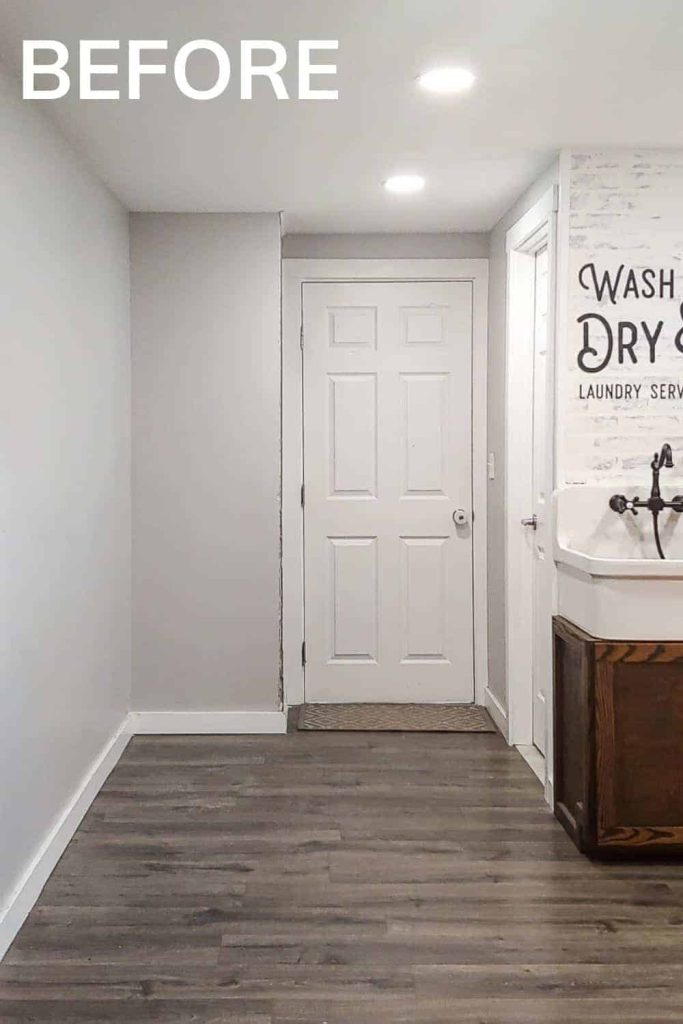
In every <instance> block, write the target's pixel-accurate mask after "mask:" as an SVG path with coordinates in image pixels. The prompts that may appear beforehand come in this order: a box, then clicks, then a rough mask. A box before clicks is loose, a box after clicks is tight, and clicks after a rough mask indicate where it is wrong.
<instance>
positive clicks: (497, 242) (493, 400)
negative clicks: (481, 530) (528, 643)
mask: <svg viewBox="0 0 683 1024" xmlns="http://www.w3.org/2000/svg"><path fill="white" fill-rule="evenodd" d="M558 178H559V166H558V164H557V163H553V164H552V166H550V167H549V168H548V170H547V171H546V172H545V173H544V174H542V175H541V177H540V178H538V179H537V181H535V182H534V184H533V185H532V186H531V187H530V188H529V189H528V190H527V191H526V192H525V193H524V195H523V196H521V197H520V198H519V199H518V200H517V202H516V203H515V205H514V206H513V207H512V208H511V209H510V210H508V212H507V213H506V214H505V216H504V217H503V218H501V220H500V221H499V222H498V223H497V224H496V226H495V227H494V229H493V231H492V232H491V235H490V239H489V355H488V359H489V362H488V449H489V451H490V452H493V454H494V458H495V464H496V476H495V480H492V481H489V489H488V507H487V514H488V587H489V592H488V605H489V624H488V638H489V689H490V690H491V692H492V693H493V695H494V696H495V698H496V700H497V701H498V702H499V703H500V704H501V705H502V707H503V708H504V709H506V708H507V680H506V669H505V560H506V550H505V453H506V448H505V384H506V374H507V365H506V331H507V254H506V251H505V236H506V234H507V232H508V230H509V229H510V228H511V227H512V225H513V224H515V223H516V222H517V221H518V220H519V219H520V218H521V217H523V216H524V214H525V213H526V212H527V211H528V210H530V209H531V207H532V206H534V204H535V203H536V202H537V201H538V200H539V199H540V198H541V196H543V195H544V194H545V193H546V192H547V191H548V189H549V188H551V187H552V186H553V185H554V184H556V182H557V181H558Z"/></svg>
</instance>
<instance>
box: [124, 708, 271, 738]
mask: <svg viewBox="0 0 683 1024" xmlns="http://www.w3.org/2000/svg"><path fill="white" fill-rule="evenodd" d="M129 718H130V720H131V730H132V732H133V734H134V735H136V736H164V735H167V736H182V735H188V736H212V735H213V736H246V735H260V736H267V735H276V734H277V735H279V734H282V733H285V732H287V714H286V712H285V711H131V713H130V715H129Z"/></svg>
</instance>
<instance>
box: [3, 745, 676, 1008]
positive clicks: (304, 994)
mask: <svg viewBox="0 0 683 1024" xmlns="http://www.w3.org/2000/svg"><path fill="white" fill-rule="evenodd" d="M681 1020H683V864H678V863H669V864H644V865H643V864H625V865H616V864H615V865H609V864H591V863H590V862H589V861H587V860H585V859H584V858H582V857H581V856H579V854H577V853H576V851H575V850H574V848H573V846H572V845H571V843H570V842H569V840H568V838H567V837H566V836H565V834H564V832H563V831H562V829H561V828H560V826H559V825H558V824H557V823H556V822H555V821H554V819H553V818H552V817H551V816H550V813H549V811H548V809H547V807H546V806H545V804H544V803H543V800H542V796H541V788H540V786H539V784H538V782H537V780H536V779H535V778H534V776H533V774H532V772H531V771H530V769H529V768H528V767H527V765H526V764H525V763H524V761H523V760H522V758H521V757H520V755H519V754H518V753H517V752H516V751H515V750H511V749H509V748H508V747H506V746H505V744H504V742H503V740H502V739H501V738H500V737H499V736H498V735H476V734H475V735H472V734H470V735H468V734H441V735H438V734H431V735H425V734H417V733H412V734H410V733H404V734H391V733H378V734H367V733H365V734H351V733H311V732H309V733H293V734H290V735H288V736H263V737H139V738H136V739H134V740H133V741H132V742H131V744H130V746H129V747H128V749H127V751H126V753H125V754H124V756H123V758H122V760H121V762H120V763H119V765H118V766H117V768H116V769H115V771H114V772H113V773H112V775H111V776H110V778H109V780H108V782H107V784H106V786H105V787H104V789H103V790H102V792H101V794H100V795H99V796H98V798H97V800H96V801H95V803H94V804H93V806H92V808H91V810H90V812H89V813H88V815H87V817H86V819H85V820H84V822H83V824H82V826H81V828H80V829H79V831H78V833H77V835H76V836H75V838H74V840H73V842H72V843H71V845H70V846H69V848H68V850H67V852H66V853H65V855H64V857H63V858H62V860H61V862H60V864H59V865H58V867H57V869H56V871H55V872H54V874H53V876H52V878H51V879H50V881H49V882H48V885H47V887H46V889H45V891H44V893H43V895H42V897H41V899H40V901H39V903H38V904H37V906H36V907H35V909H34V910H33V912H32V914H31V915H30V918H29V920H28V921H27V923H26V925H25V926H24V928H23V929H22V931H21V933H20V935H19V936H18V937H17V939H16V941H15V943H14V945H13V947H12V949H11V950H10V952H9V953H8V955H7V957H6V959H5V962H4V963H3V964H2V965H0V1021H2V1024H18V1022H22V1024H24V1022H29V1021H30V1022H41V1021H50V1022H59V1024H104V1022H124V1021H125V1022H126V1024H138V1022H149V1021H154V1022H169V1024H170V1022H182V1024H190V1022H192V1024H218V1022H223V1021H226V1022H230V1024H385V1022H386V1024H388V1022H391V1024H456V1022H457V1024H541V1022H553V1024H565V1022H566V1024H598V1022H599V1024H617V1022H618V1024H661V1022H665V1021H678V1022H680V1021H681Z"/></svg>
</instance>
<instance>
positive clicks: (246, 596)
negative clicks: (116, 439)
mask: <svg viewBox="0 0 683 1024" xmlns="http://www.w3.org/2000/svg"><path fill="white" fill-rule="evenodd" d="M131 260H132V281H133V291H132V332H133V382H134V387H133V450H134V473H133V533H134V548H133V563H134V568H133V606H134V629H133V645H134V656H133V666H134V671H133V677H134V684H133V707H134V709H136V710H155V711H167V710H171V711H179V710H195V711H199V710H201V711H204V710H214V711H215V710H245V709H259V710H262V709H273V708H276V707H277V706H278V703H279V547H280V534H279V488H280V448H279V446H280V340H279V336H280V222H279V217H278V216H277V215H276V214H254V215H251V214H134V215H133V216H132V217H131Z"/></svg>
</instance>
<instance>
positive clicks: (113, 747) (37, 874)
mask: <svg viewBox="0 0 683 1024" xmlns="http://www.w3.org/2000/svg"><path fill="white" fill-rule="evenodd" d="M129 718H130V716H129V715H127V716H126V718H125V719H124V720H123V722H122V723H121V725H120V726H119V728H118V729H117V730H116V732H115V733H114V735H113V736H112V738H111V739H110V740H109V742H108V743H107V744H105V746H104V749H103V750H102V752H101V753H100V755H99V756H98V757H97V758H96V759H95V761H94V762H93V763H92V764H91V766H90V767H89V769H88V770H87V772H86V773H85V775H84V776H83V779H82V780H81V783H80V785H79V786H78V789H77V790H76V792H75V793H74V794H73V796H72V797H71V800H69V802H68V804H67V805H66V807H65V808H64V810H63V812H62V814H61V815H60V817H59V820H58V821H57V824H56V825H55V826H54V828H53V829H52V830H51V831H50V832H49V833H48V835H47V836H46V838H45V839H44V841H43V843H42V844H41V846H40V848H39V850H38V852H37V854H36V855H35V857H34V858H33V860H32V861H31V863H30V864H29V866H28V867H27V869H26V871H25V872H24V874H23V876H22V877H21V879H20V880H19V883H18V885H17V886H16V887H15V889H14V892H13V893H12V894H11V896H10V898H9V900H8V901H7V905H6V906H5V907H3V908H2V910H1V911H0V960H2V958H3V957H4V955H5V953H6V952H7V950H8V949H9V947H10V946H11V944H12V942H13V941H14V937H15V936H16V934H17V932H18V931H19V929H20V928H21V926H22V924H23V923H24V921H25V920H26V918H27V917H28V915H29V913H30V911H31V909H32V907H33V904H34V903H35V902H36V900H37V899H38V897H39V896H40V894H41V892H42V890H43V886H44V885H45V883H46V882H47V880H48V878H49V877H50V875H51V874H52V872H53V870H54V868H55V866H56V864H57V862H58V860H59V858H60V857H61V856H62V854H63V853H64V851H65V849H66V848H67V846H68V844H69V842H70V841H71V839H72V837H73V835H74V833H75V831H76V829H77V828H78V826H79V825H80V823H81V821H82V820H83V818H84V817H85V813H86V811H87V810H88V808H89V807H90V805H91V803H92V802H93V800H94V799H95V797H96V796H97V794H98V793H99V791H100V789H101V788H102V786H103V785H104V783H105V781H106V779H107V776H108V775H109V773H110V772H111V770H112V768H114V766H115V765H116V763H117V761H118V760H119V758H120V757H121V754H122V753H123V751H124V750H125V749H126V746H127V744H128V741H129V739H130V722H129Z"/></svg>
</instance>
